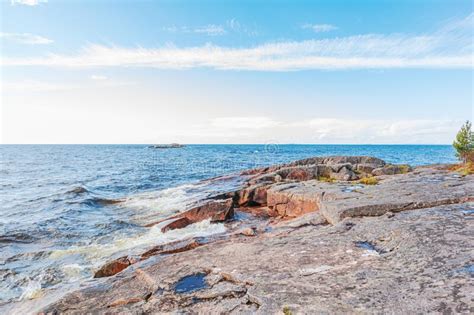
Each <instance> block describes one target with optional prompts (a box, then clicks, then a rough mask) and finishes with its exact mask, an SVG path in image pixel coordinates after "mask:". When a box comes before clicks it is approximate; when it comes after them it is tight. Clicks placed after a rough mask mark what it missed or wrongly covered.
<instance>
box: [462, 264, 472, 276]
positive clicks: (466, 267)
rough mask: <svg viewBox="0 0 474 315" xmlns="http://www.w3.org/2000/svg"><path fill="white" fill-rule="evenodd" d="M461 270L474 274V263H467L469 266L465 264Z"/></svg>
mask: <svg viewBox="0 0 474 315" xmlns="http://www.w3.org/2000/svg"><path fill="white" fill-rule="evenodd" d="M459 271H460V272H465V273H469V274H471V275H474V265H467V266H464V267H462V268H461V269H460V270H459Z"/></svg>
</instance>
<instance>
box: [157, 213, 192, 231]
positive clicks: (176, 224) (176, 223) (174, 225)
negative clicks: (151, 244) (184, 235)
mask: <svg viewBox="0 0 474 315" xmlns="http://www.w3.org/2000/svg"><path fill="white" fill-rule="evenodd" d="M191 223H192V222H191V221H190V220H189V219H188V218H186V217H183V218H177V219H175V220H173V221H172V222H171V223H168V224H167V225H165V226H164V227H162V228H161V232H163V233H166V232H168V231H169V230H175V229H182V228H184V227H186V226H188V225H190V224H191Z"/></svg>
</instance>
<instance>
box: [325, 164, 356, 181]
mask: <svg viewBox="0 0 474 315" xmlns="http://www.w3.org/2000/svg"><path fill="white" fill-rule="evenodd" d="M331 178H334V179H336V180H341V181H349V180H354V179H357V175H356V174H355V173H354V172H353V171H352V169H351V166H350V164H349V165H345V166H343V167H342V168H340V169H339V170H338V172H337V173H333V174H332V175H331Z"/></svg>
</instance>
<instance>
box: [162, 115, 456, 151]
mask: <svg viewBox="0 0 474 315" xmlns="http://www.w3.org/2000/svg"><path fill="white" fill-rule="evenodd" d="M461 123H462V121H453V120H442V119H399V120H397V119H344V118H313V119H311V118H309V119H307V120H303V121H290V120H276V119H272V118H270V117H263V116H257V117H252V116H249V117H219V118H214V119H211V120H209V122H208V123H207V124H199V125H194V126H193V125H191V126H184V127H180V128H179V129H177V130H168V131H169V132H170V134H171V135H173V136H179V138H180V141H181V140H182V141H190V142H193V141H195V140H197V141H199V139H202V138H208V139H211V142H214V143H220V142H222V141H223V142H226V143H259V142H260V143H264V142H266V141H268V140H269V139H275V138H277V139H279V142H280V143H321V144H335V143H337V144H356V143H359V144H360V143H372V144H426V143H433V144H436V143H438V144H443V143H449V142H450V141H451V139H452V137H453V135H454V134H455V133H456V131H457V128H458V126H459V125H460V124H461Z"/></svg>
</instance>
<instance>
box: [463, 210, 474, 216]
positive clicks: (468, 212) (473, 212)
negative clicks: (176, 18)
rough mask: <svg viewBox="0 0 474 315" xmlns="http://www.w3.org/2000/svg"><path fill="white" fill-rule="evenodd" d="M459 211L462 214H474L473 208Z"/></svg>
mask: <svg viewBox="0 0 474 315" xmlns="http://www.w3.org/2000/svg"><path fill="white" fill-rule="evenodd" d="M461 212H462V214H464V215H470V214H474V209H468V210H461Z"/></svg>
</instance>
